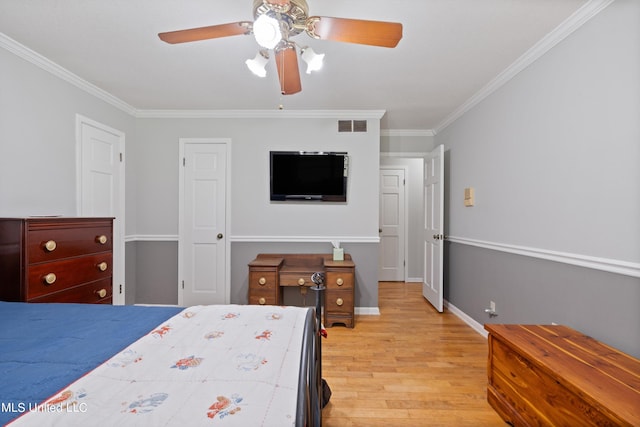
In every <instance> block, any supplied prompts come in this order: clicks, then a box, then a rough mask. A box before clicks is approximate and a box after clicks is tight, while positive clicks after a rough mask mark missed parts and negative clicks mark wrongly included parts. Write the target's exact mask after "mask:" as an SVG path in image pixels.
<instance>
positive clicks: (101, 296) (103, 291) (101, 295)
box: [96, 289, 107, 298]
mask: <svg viewBox="0 0 640 427" xmlns="http://www.w3.org/2000/svg"><path fill="white" fill-rule="evenodd" d="M96 295H98V296H99V297H100V298H104V297H106V296H107V290H106V289H100V290H99V291H96Z"/></svg>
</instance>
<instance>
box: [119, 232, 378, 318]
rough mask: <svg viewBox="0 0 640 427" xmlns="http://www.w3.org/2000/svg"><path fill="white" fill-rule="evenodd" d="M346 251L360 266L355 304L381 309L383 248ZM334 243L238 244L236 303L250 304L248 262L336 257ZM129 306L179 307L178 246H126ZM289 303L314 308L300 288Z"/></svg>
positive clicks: (354, 246) (348, 247) (234, 251)
mask: <svg viewBox="0 0 640 427" xmlns="http://www.w3.org/2000/svg"><path fill="white" fill-rule="evenodd" d="M342 247H343V248H344V250H345V253H348V254H351V257H352V258H353V260H354V262H355V264H356V295H355V306H356V307H360V308H376V309H377V308H378V244H377V243H344V244H342ZM330 252H331V245H330V244H328V243H282V242H280V243H268V242H267V243H264V242H261V243H246V242H242V243H238V242H236V243H232V244H231V278H230V282H231V301H230V302H231V303H232V304H246V303H247V294H248V289H249V285H248V283H249V282H248V279H249V277H248V276H249V270H248V264H249V262H251V261H252V260H253V259H254V258H255V257H256V255H257V254H259V253H284V254H286V253H330ZM125 272H126V280H127V281H126V283H127V290H126V298H125V299H126V303H127V304H177V303H178V290H177V283H178V242H174V241H168V242H158V241H153V242H148V241H137V242H128V243H127V245H126V268H125ZM285 303H286V304H289V305H303V304H305V303H306V304H307V305H313V304H314V300H313V299H312V297H311V296H307V298H306V300H304V301H303V299H302V297H301V296H300V294H299V293H298V292H297V289H287V290H286V292H285Z"/></svg>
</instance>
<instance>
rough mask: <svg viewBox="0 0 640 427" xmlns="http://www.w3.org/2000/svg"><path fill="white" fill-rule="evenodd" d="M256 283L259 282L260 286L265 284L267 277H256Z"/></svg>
mask: <svg viewBox="0 0 640 427" xmlns="http://www.w3.org/2000/svg"><path fill="white" fill-rule="evenodd" d="M258 284H259V285H260V286H264V285H266V284H267V279H265V278H264V277H261V278H259V279H258Z"/></svg>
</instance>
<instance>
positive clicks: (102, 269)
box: [98, 261, 108, 271]
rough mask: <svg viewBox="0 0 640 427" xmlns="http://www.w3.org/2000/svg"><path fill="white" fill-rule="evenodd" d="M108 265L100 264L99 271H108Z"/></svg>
mask: <svg viewBox="0 0 640 427" xmlns="http://www.w3.org/2000/svg"><path fill="white" fill-rule="evenodd" d="M107 267H108V266H107V263H106V262H104V261H103V262H101V263H100V264H98V270H100V271H107Z"/></svg>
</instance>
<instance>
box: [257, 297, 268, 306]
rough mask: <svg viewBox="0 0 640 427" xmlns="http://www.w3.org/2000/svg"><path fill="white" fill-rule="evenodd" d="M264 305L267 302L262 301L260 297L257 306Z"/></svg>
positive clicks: (262, 298)
mask: <svg viewBox="0 0 640 427" xmlns="http://www.w3.org/2000/svg"><path fill="white" fill-rule="evenodd" d="M266 303H267V300H266V299H264V297H261V298H260V299H259V300H258V304H260V305H265V304H266Z"/></svg>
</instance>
